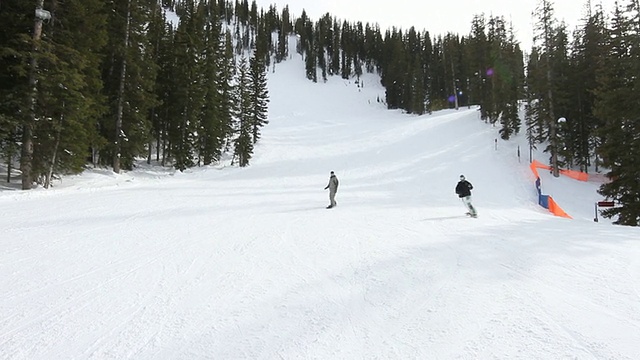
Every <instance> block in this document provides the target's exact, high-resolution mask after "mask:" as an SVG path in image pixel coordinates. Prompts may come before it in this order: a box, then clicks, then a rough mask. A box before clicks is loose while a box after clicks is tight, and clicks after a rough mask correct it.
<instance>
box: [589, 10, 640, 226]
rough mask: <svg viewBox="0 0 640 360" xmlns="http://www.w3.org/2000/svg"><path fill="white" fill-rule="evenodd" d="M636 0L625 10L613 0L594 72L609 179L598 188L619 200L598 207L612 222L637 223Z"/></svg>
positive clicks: (639, 161) (639, 152)
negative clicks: (603, 52) (613, 204)
mask: <svg viewBox="0 0 640 360" xmlns="http://www.w3.org/2000/svg"><path fill="white" fill-rule="evenodd" d="M637 5H638V3H637V1H634V0H632V1H630V3H629V6H628V7H627V9H626V10H627V11H626V12H625V11H623V9H622V8H621V7H620V6H616V8H615V12H614V15H613V19H612V27H611V30H610V31H611V34H610V36H609V38H608V42H607V44H606V50H607V57H606V58H605V63H604V66H603V67H602V68H601V72H600V73H599V75H598V83H599V87H598V89H597V92H596V95H597V99H596V103H595V110H594V111H595V114H596V116H598V117H599V118H601V119H602V120H603V121H604V126H603V127H602V128H601V129H600V132H601V136H602V137H603V139H604V143H603V144H602V146H601V149H600V152H601V154H602V157H603V160H604V165H605V166H607V167H608V168H609V171H608V172H607V174H606V175H607V177H608V178H609V179H610V182H609V183H606V184H604V185H602V186H601V187H600V190H599V193H600V194H601V195H603V196H606V197H607V198H608V199H613V200H615V201H617V202H618V204H619V205H620V206H616V207H613V208H610V209H607V210H605V211H604V212H603V215H604V216H606V217H614V216H617V220H616V221H615V223H616V224H621V225H631V226H638V225H639V224H640V182H639V181H638V179H639V178H640V121H639V120H640V119H639V114H640V106H639V105H638V103H637V100H636V99H637V96H635V95H637V94H638V89H640V80H639V79H638V76H637V75H638V74H639V73H640V65H639V64H640V53H639V50H638V47H639V46H640V41H639V34H640V32H639V30H640V29H639V27H640V26H639V25H640V22H639V21H638V20H640V19H639V18H638V11H639V10H640V8H638V6H637Z"/></svg>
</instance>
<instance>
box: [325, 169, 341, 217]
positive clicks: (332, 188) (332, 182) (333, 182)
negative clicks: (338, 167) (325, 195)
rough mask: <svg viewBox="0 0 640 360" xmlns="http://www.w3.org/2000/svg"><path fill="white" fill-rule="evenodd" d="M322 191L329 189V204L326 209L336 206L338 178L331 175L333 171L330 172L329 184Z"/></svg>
mask: <svg viewBox="0 0 640 360" xmlns="http://www.w3.org/2000/svg"><path fill="white" fill-rule="evenodd" d="M324 189H325V190H327V189H329V201H330V202H331V203H330V204H329V206H327V209H331V208H332V207H334V206H337V205H338V203H337V202H336V193H337V192H338V177H337V176H336V174H334V173H333V171H332V172H331V176H330V177H329V183H328V184H327V186H326V187H325V188H324Z"/></svg>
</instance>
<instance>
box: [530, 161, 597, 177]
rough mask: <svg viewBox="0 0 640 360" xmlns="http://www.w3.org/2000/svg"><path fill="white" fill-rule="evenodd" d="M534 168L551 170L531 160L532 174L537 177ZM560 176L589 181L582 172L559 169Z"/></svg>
mask: <svg viewBox="0 0 640 360" xmlns="http://www.w3.org/2000/svg"><path fill="white" fill-rule="evenodd" d="M535 168H540V169H545V170H551V166H549V165H545V164H543V163H541V162H539V161H538V160H533V162H532V163H531V170H533V173H534V174H536V176H538V171H536V170H534V169H535ZM560 174H562V175H564V176H568V177H570V178H572V179H576V180H580V181H589V174H587V173H584V172H582V171H576V170H562V169H560Z"/></svg>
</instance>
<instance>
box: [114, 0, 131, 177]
mask: <svg viewBox="0 0 640 360" xmlns="http://www.w3.org/2000/svg"><path fill="white" fill-rule="evenodd" d="M130 26H131V0H129V1H127V25H126V27H125V35H124V50H123V52H122V71H121V72H120V87H119V88H118V112H117V114H116V142H115V145H116V146H115V153H114V155H113V172H115V173H116V174H118V173H120V155H121V154H120V153H121V149H122V113H123V109H124V83H125V80H126V77H127V49H128V48H129V27H130Z"/></svg>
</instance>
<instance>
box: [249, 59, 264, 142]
mask: <svg viewBox="0 0 640 360" xmlns="http://www.w3.org/2000/svg"><path fill="white" fill-rule="evenodd" d="M262 58H263V56H262V55H261V54H259V53H257V52H256V53H254V54H253V56H252V57H251V59H250V60H249V76H250V83H249V96H250V101H251V104H250V106H251V107H252V108H253V109H252V111H251V119H250V122H251V127H252V130H253V132H252V139H253V143H254V144H255V143H256V142H257V141H258V140H259V139H260V128H262V127H263V126H265V125H267V124H268V123H269V121H268V120H267V115H268V110H269V108H268V105H267V104H268V102H269V92H268V89H267V75H266V72H265V65H264V62H263V60H262Z"/></svg>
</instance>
